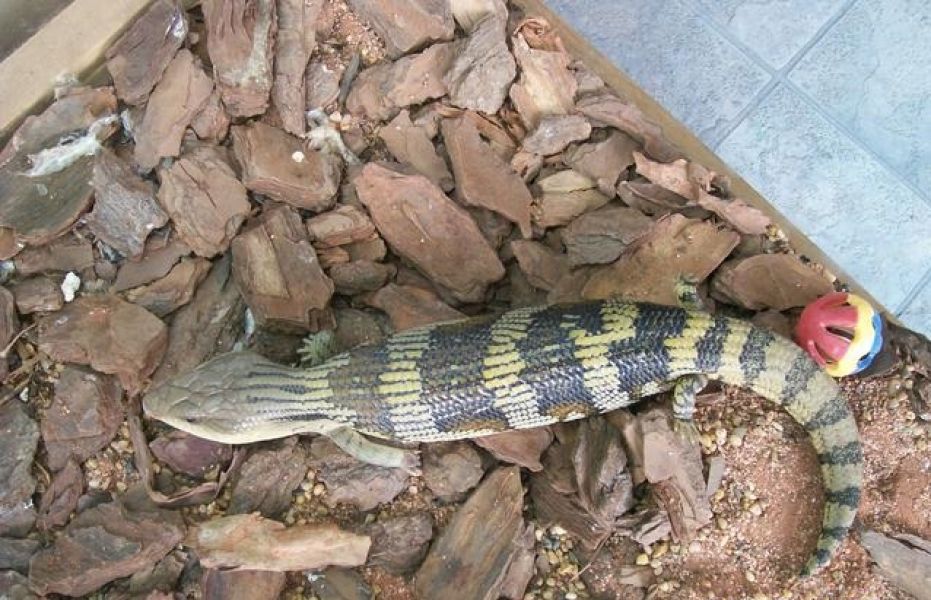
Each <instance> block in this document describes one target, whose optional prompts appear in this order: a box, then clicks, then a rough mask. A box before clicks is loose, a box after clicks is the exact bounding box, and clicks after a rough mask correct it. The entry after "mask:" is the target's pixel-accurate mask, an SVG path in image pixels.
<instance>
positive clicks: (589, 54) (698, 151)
mask: <svg viewBox="0 0 931 600" xmlns="http://www.w3.org/2000/svg"><path fill="white" fill-rule="evenodd" d="M511 3H512V4H514V5H516V6H518V7H519V8H520V9H522V10H523V11H524V13H525V14H527V15H538V16H541V17H545V18H546V20H547V21H549V22H550V24H552V25H553V26H554V27H555V28H556V30H557V32H558V33H559V35H560V37H561V38H562V41H563V43H564V44H565V46H566V49H567V50H568V51H569V53H570V54H571V55H572V56H573V57H575V58H579V59H581V60H582V61H583V62H584V63H585V64H586V65H587V66H588V67H589V68H590V69H591V70H592V71H593V72H594V73H595V74H597V75H598V76H599V77H601V78H602V79H603V80H604V82H605V83H606V84H608V85H609V86H610V87H611V88H613V89H614V90H615V91H617V92H618V93H619V94H621V95H622V96H623V97H625V98H627V99H628V100H630V101H631V102H633V103H634V104H636V105H637V107H638V108H640V110H642V111H643V112H644V114H645V115H646V116H647V117H648V118H649V119H651V120H652V121H654V122H655V123H657V124H658V125H659V126H660V127H662V129H663V133H664V134H665V136H666V139H668V140H669V141H670V142H672V143H673V144H674V145H675V146H677V147H678V148H679V149H680V150H681V151H682V152H683V153H684V154H685V155H686V156H687V157H688V158H689V159H690V160H694V161H696V162H698V163H699V164H701V165H703V166H705V167H707V168H709V169H711V170H713V171H715V172H717V173H721V174H723V175H726V176H727V177H728V178H729V179H730V180H731V191H732V192H733V194H734V195H735V196H736V197H739V198H741V199H743V200H745V201H746V202H747V203H748V204H751V205H753V206H755V207H756V208H759V209H760V210H762V211H764V212H765V213H766V214H767V215H770V216H771V217H772V219H773V222H774V223H776V225H777V226H778V227H779V228H780V229H782V230H783V231H784V232H785V233H786V235H788V236H789V240H790V242H791V243H792V246H793V247H794V248H795V249H796V250H797V251H798V252H799V253H801V254H803V255H805V256H807V257H808V258H810V259H811V260H813V261H815V262H817V263H820V264H822V265H823V266H824V267H825V268H827V269H828V270H829V271H831V273H833V274H834V275H835V276H837V277H838V278H839V279H840V280H841V281H842V282H844V283H846V284H847V285H848V287H849V288H850V291H852V292H854V293H856V294H859V295H861V296H863V297H864V298H867V299H868V300H869V301H870V302H872V303H873V306H875V307H877V308H878V309H880V310H883V311H884V312H885V314H886V316H887V317H889V318H890V319H892V320H896V319H895V317H894V315H893V313H892V311H891V310H889V309H888V307H885V306H883V305H882V304H881V303H880V302H878V301H877V300H876V299H875V298H873V297H872V296H871V295H870V294H869V293H868V292H867V291H866V290H865V289H864V288H863V286H862V285H860V284H859V283H858V282H857V281H856V280H855V279H854V278H853V277H851V276H850V274H848V273H846V272H845V271H844V270H843V269H841V268H840V267H839V266H838V265H837V263H835V262H834V261H833V260H832V259H831V258H830V257H829V256H828V255H827V254H825V253H824V252H823V251H822V250H821V249H820V248H818V247H817V246H816V245H815V244H814V243H813V242H812V241H811V240H809V239H808V238H807V237H806V236H805V235H804V234H803V233H802V232H801V231H800V230H799V229H798V228H797V227H796V226H795V225H793V224H792V222H791V221H790V220H789V219H787V218H786V217H785V215H783V214H781V213H780V212H779V211H778V210H776V208H775V207H774V206H773V205H772V204H770V203H769V202H768V201H767V200H766V198H764V197H763V196H762V195H761V194H760V193H759V192H757V191H756V190H755V189H754V188H753V187H751V186H750V184H748V183H747V182H746V181H744V179H743V178H742V177H740V175H739V174H737V173H736V172H735V171H734V170H733V169H731V168H730V167H729V166H728V165H727V164H725V163H724V161H723V160H721V158H720V157H718V155H717V154H715V153H714V151H712V150H711V149H710V148H708V147H707V146H705V145H704V144H703V143H702V142H701V141H700V140H699V139H698V138H697V137H696V136H695V135H694V134H693V133H692V132H691V131H690V130H689V129H688V128H687V127H686V126H685V125H683V124H682V123H680V122H679V121H678V120H677V119H676V118H675V117H673V116H672V115H671V114H669V112H668V111H667V110H666V109H665V108H663V107H662V106H661V105H660V104H659V103H658V102H657V101H656V100H654V99H653V97H652V96H650V95H649V94H647V93H646V92H645V91H643V89H641V88H640V86H638V85H637V84H636V83H635V82H634V81H633V80H632V79H631V78H630V77H628V76H627V75H626V74H625V73H624V72H623V71H621V70H620V69H619V68H618V67H617V66H615V65H614V63H612V62H611V60H610V59H608V58H607V57H605V56H604V55H603V54H601V53H600V52H599V51H598V50H597V49H595V48H594V47H593V46H592V45H591V44H590V43H588V41H587V40H586V39H585V38H584V37H582V36H581V35H579V34H578V33H577V32H576V31H575V30H574V29H572V27H570V26H569V25H568V24H567V23H566V22H565V21H563V20H562V18H561V17H560V16H559V15H557V14H556V13H555V12H553V11H552V10H551V9H550V8H548V7H547V6H546V4H545V2H543V1H542V0H511Z"/></svg>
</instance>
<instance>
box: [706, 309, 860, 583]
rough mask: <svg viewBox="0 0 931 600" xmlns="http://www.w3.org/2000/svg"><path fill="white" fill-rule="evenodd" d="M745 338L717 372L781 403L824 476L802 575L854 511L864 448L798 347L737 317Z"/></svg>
mask: <svg viewBox="0 0 931 600" xmlns="http://www.w3.org/2000/svg"><path fill="white" fill-rule="evenodd" d="M741 325H742V326H743V327H742V328H744V332H743V333H744V334H745V335H746V338H745V339H744V343H743V344H742V351H741V352H739V353H738V356H736V357H735V358H734V359H733V360H728V359H727V358H724V359H723V362H722V364H720V366H719V369H718V373H717V376H718V377H719V378H720V380H721V381H723V382H724V383H728V384H731V385H735V386H738V387H745V388H748V389H751V390H753V391H754V392H756V393H757V394H759V395H761V396H763V397H764V398H766V399H768V400H770V401H772V402H774V403H776V404H778V405H780V406H782V407H783V408H784V409H785V410H786V412H788V413H789V414H790V415H791V416H792V417H793V418H794V419H795V420H796V421H797V422H798V423H799V424H800V425H802V427H804V428H805V430H806V431H807V432H808V434H809V435H810V436H811V441H812V443H813V444H814V447H815V450H816V452H817V453H818V462H819V463H820V465H821V474H822V478H823V481H824V490H825V505H824V517H823V521H822V529H821V537H820V538H819V539H818V544H817V547H816V550H815V552H814V554H813V555H812V556H811V558H810V559H809V560H808V562H807V564H806V565H805V567H804V569H803V570H802V576H803V577H806V576H808V575H810V574H811V573H813V572H815V571H817V570H818V569H820V568H821V567H823V566H825V565H827V564H828V563H829V562H830V560H831V558H832V557H833V556H834V554H835V552H836V551H837V548H838V547H839V546H840V544H841V542H842V541H843V540H844V538H845V537H846V536H847V532H848V531H849V530H850V527H851V525H852V524H853V521H854V518H855V517H856V513H857V506H858V505H859V501H860V489H861V484H862V472H863V453H862V450H861V448H860V438H859V435H858V433H857V424H856V422H855V421H854V418H853V413H852V412H851V410H850V406H849V405H848V404H847V400H846V398H844V395H843V394H842V392H841V390H840V389H839V388H838V386H837V384H836V383H835V382H834V380H833V379H832V378H831V377H830V376H829V375H827V374H826V373H825V372H824V371H823V370H822V369H821V368H820V367H819V366H818V364H817V363H815V362H814V361H813V360H812V359H811V358H810V357H809V356H808V355H807V354H806V353H805V352H804V351H803V350H802V349H801V348H799V347H798V346H796V345H795V344H794V343H792V342H791V341H789V340H788V339H786V338H783V337H781V336H777V335H774V334H772V333H770V332H769V331H766V330H762V329H758V328H756V327H752V326H747V325H746V324H743V323H741Z"/></svg>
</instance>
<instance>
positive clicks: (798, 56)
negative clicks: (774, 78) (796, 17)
mask: <svg viewBox="0 0 931 600" xmlns="http://www.w3.org/2000/svg"><path fill="white" fill-rule="evenodd" d="M859 1H860V0H847V4H845V5H844V6H842V7H841V8H840V10H838V11H837V12H836V13H835V14H834V15H833V16H831V17H830V18H829V19H828V20H827V21H825V22H824V24H823V25H822V26H821V27H819V28H818V31H816V32H815V34H814V35H813V36H811V39H809V40H808V41H807V42H805V44H804V45H802V47H801V48H800V49H799V51H798V52H796V53H795V56H793V57H792V58H790V59H789V62H787V63H786V64H785V65H784V66H783V67H782V68H781V69H779V70H778V71H777V72H778V73H779V74H780V75H781V76H782V78H783V79H788V78H789V73H790V72H791V71H792V70H793V69H794V68H795V67H796V66H798V63H800V62H802V59H803V58H805V55H806V54H808V51H809V50H811V49H812V48H814V47H815V44H817V43H818V42H820V41H821V40H822V39H824V36H825V35H827V33H828V31H830V30H831V29H833V28H834V26H835V25H837V23H838V21H840V20H841V19H843V18H844V17H845V16H847V13H849V12H850V11H851V9H853V7H854V5H856V4H857V3H858V2H859ZM761 60H762V59H761Z"/></svg>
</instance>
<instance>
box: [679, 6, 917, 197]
mask: <svg viewBox="0 0 931 600" xmlns="http://www.w3.org/2000/svg"><path fill="white" fill-rule="evenodd" d="M858 1H859V0H848V1H847V3H846V4H845V5H844V6H843V7H842V8H841V9H840V10H838V12H837V14H835V15H834V16H833V17H832V18H831V19H829V20H828V22H826V23H825V25H823V26H822V27H821V28H820V29H819V30H818V32H817V33H816V34H815V36H814V37H815V38H818V39H816V40H809V43H807V44H806V45H805V46H803V48H802V50H800V51H799V52H798V53H797V54H796V56H794V57H793V59H792V60H791V61H789V63H787V65H786V67H784V69H780V70H776V69H773V68H772V67H771V66H770V65H769V64H768V63H767V62H766V61H765V60H763V58H762V57H760V55H759V54H757V53H756V51H754V50H753V49H752V48H750V47H749V46H747V45H746V44H744V43H743V42H741V41H740V40H738V39H736V38H735V37H734V36H733V35H731V33H730V31H728V30H727V29H726V28H725V27H724V26H723V25H721V23H720V22H718V21H717V19H714V18H712V17H711V16H709V15H708V14H707V13H706V12H704V11H699V10H696V8H697V7H700V5H697V4H696V2H697V0H683V2H684V3H685V4H686V5H688V6H689V8H691V10H692V12H693V13H694V14H695V15H697V16H698V18H699V19H700V20H702V21H704V22H705V24H707V25H708V26H709V27H711V28H712V29H713V30H714V31H716V32H717V33H718V35H720V36H721V37H722V38H724V40H725V41H727V42H728V43H730V44H731V45H732V46H734V47H735V48H736V49H737V50H738V51H740V52H742V53H743V54H744V56H746V57H747V58H749V59H750V60H751V61H753V62H754V63H755V64H756V65H757V66H758V67H760V68H762V69H763V70H765V71H766V72H767V73H769V74H770V75H771V76H772V77H773V78H774V79H775V80H776V81H775V83H773V86H772V89H775V88H776V87H778V86H779V85H780V84H782V85H784V86H785V87H786V88H787V89H788V90H789V91H791V92H793V93H794V94H795V95H796V96H798V97H799V98H800V99H801V100H802V101H803V102H804V103H805V104H807V105H808V106H809V107H810V108H811V109H813V110H814V111H815V113H817V114H818V115H819V116H820V117H821V118H822V119H824V120H825V121H827V122H828V123H829V124H830V125H832V126H833V127H834V128H835V129H837V130H839V131H840V132H841V133H842V134H843V135H844V136H845V137H846V138H847V139H848V140H850V141H851V142H853V144H854V145H855V146H857V147H858V148H859V149H860V150H862V151H863V152H865V153H866V155H867V156H868V157H869V158H870V159H872V160H874V161H875V162H877V163H878V164H879V165H880V166H881V167H882V168H883V169H884V170H885V171H886V172H887V173H889V174H890V175H891V176H892V178H893V179H894V180H896V181H898V182H899V183H901V184H902V185H904V186H905V187H906V188H908V190H909V191H911V192H912V193H913V194H915V195H916V196H917V197H918V198H920V199H921V200H922V201H923V202H924V203H925V204H926V205H927V206H929V207H931V196H929V195H928V194H927V193H925V191H924V190H922V189H921V188H919V187H918V186H917V185H915V184H914V183H912V182H911V181H910V180H909V179H907V178H906V177H905V176H904V175H902V174H901V173H900V172H899V171H898V169H896V168H894V167H893V166H892V165H891V164H890V163H889V162H888V161H887V160H886V159H885V158H883V157H882V156H880V155H879V154H878V153H877V152H876V151H875V150H873V149H872V148H871V147H870V146H869V145H868V144H867V143H866V142H864V141H863V140H862V139H860V137H859V136H857V135H856V134H854V133H853V131H851V129H850V128H849V127H848V126H847V125H845V124H844V123H842V122H841V121H840V120H838V119H836V118H835V117H834V116H832V115H831V114H830V113H829V112H828V111H827V109H825V108H824V107H823V106H822V105H821V104H820V103H819V102H817V101H816V100H815V99H814V98H812V97H811V96H810V95H808V94H807V93H806V92H804V91H802V89H801V88H799V87H798V86H797V85H795V83H794V82H793V81H792V80H791V79H789V77H788V74H789V71H788V70H785V69H789V68H795V66H797V64H798V62H799V61H801V59H802V58H804V54H807V52H808V51H809V50H811V48H812V47H813V46H814V45H815V44H816V43H817V42H818V41H820V40H821V39H822V38H823V36H824V35H825V34H826V33H827V31H828V30H829V29H830V28H832V27H833V26H834V25H836V24H837V22H838V21H840V19H842V18H843V17H844V15H846V14H847V13H848V12H850V10H851V9H852V8H853V7H854V6H855V5H856V4H857V2H858ZM772 89H769V84H767V86H764V88H763V89H762V90H761V92H764V91H765V92H766V95H768V94H769V93H771V92H772ZM758 95H760V96H761V97H760V98H754V102H752V104H755V105H756V106H755V107H758V104H759V103H760V102H762V99H763V98H762V94H758ZM748 115H749V111H746V110H742V111H740V113H739V114H738V116H739V118H738V119H735V120H734V121H733V122H732V123H731V124H730V125H729V126H728V127H727V128H726V130H725V131H726V133H725V135H724V136H722V137H721V139H720V140H715V141H714V143H713V144H709V146H710V147H711V149H712V150H714V151H715V152H717V151H718V148H720V146H721V145H722V144H723V143H724V142H725V141H727V138H728V137H730V135H731V134H733V133H734V131H735V130H736V129H737V128H738V127H739V126H740V125H741V124H742V123H743V121H744V119H746V118H747V116H748Z"/></svg>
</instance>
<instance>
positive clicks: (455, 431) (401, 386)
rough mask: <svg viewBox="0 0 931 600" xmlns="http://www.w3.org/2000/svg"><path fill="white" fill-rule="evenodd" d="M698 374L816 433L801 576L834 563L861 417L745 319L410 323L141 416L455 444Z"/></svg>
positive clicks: (674, 314)
mask: <svg viewBox="0 0 931 600" xmlns="http://www.w3.org/2000/svg"><path fill="white" fill-rule="evenodd" d="M698 374H703V375H707V376H708V377H709V378H712V379H718V380H720V381H722V382H724V383H726V384H730V385H735V386H739V387H744V388H748V389H750V390H752V391H754V392H756V393H758V394H760V395H761V396H763V397H765V398H766V399H768V400H770V401H772V402H774V403H776V404H778V405H780V406H782V407H784V408H785V410H786V411H788V412H789V414H791V415H792V417H793V418H795V419H796V420H797V421H798V422H799V423H800V424H801V425H802V426H803V427H804V428H805V429H806V430H807V431H808V433H809V434H810V436H811V439H812V443H813V444H814V447H815V449H816V451H817V453H818V459H819V461H820V463H821V468H822V474H823V479H824V486H825V490H826V494H827V502H826V506H825V512H824V520H823V531H822V535H821V538H820V539H819V541H818V547H817V550H816V553H815V555H814V556H813V557H812V559H811V561H810V562H809V563H808V565H807V566H806V570H807V571H811V570H813V569H815V568H817V567H819V566H821V565H823V564H825V563H826V562H828V560H830V557H831V556H832V554H833V552H834V551H835V550H836V548H837V546H838V545H839V544H840V542H841V541H842V540H843V538H844V537H845V536H846V533H847V531H848V529H849V527H850V525H851V523H852V522H853V518H854V515H855V513H856V510H857V505H858V503H859V496H860V479H861V470H862V466H861V463H862V457H861V450H860V444H859V437H858V434H857V429H856V424H855V422H854V420H853V417H852V415H851V412H850V409H849V407H848V405H847V402H846V400H845V399H844V398H843V396H842V395H841V393H840V391H839V389H838V387H837V385H836V384H835V383H834V381H833V380H832V379H831V378H830V377H829V376H828V375H826V374H825V373H824V372H822V371H821V370H820V369H819V368H818V366H817V365H816V364H815V363H814V362H813V361H812V360H811V359H810V358H809V357H808V356H807V355H806V354H805V353H804V352H803V351H802V350H801V349H800V348H798V347H797V346H796V345H795V344H793V343H792V342H790V341H789V340H786V339H784V338H781V337H778V336H776V335H774V334H772V333H770V332H768V331H765V330H762V329H759V328H756V327H754V326H752V325H751V324H749V323H747V322H745V321H741V320H738V319H731V318H727V317H717V316H712V315H709V314H707V313H704V312H701V311H693V310H688V309H682V308H675V307H665V306H656V305H651V304H633V303H624V302H620V301H604V302H590V303H580V304H573V305H556V306H550V307H534V308H522V309H517V310H514V311H511V312H508V313H505V314H503V315H501V316H499V317H497V318H478V319H472V320H467V321H462V322H456V323H447V324H439V325H435V326H430V327H424V328H418V329H413V330H409V331H405V332H402V333H399V334H396V335H394V336H392V337H390V338H388V339H387V340H385V341H383V342H381V343H379V344H376V345H372V346H365V347H360V348H357V349H354V350H351V351H349V352H347V353H344V354H341V355H339V356H336V357H334V358H332V359H331V360H329V361H327V362H325V363H324V364H322V365H320V366H317V367H313V368H309V369H293V368H289V367H283V366H280V365H277V364H274V363H271V362H269V361H266V360H264V359H260V358H257V357H255V355H252V354H245V353H240V354H238V355H237V354H231V355H226V356H221V357H218V358H216V359H214V360H212V361H210V362H208V363H205V364H204V365H202V366H201V367H199V368H198V369H196V370H195V371H193V372H192V373H189V374H187V375H185V376H182V377H179V378H177V379H176V380H174V381H172V382H171V383H170V384H169V385H168V386H163V388H160V389H159V390H157V391H156V392H155V393H153V394H150V395H149V396H148V397H147V398H146V410H147V412H149V413H150V414H152V415H153V416H155V417H157V418H160V419H162V420H165V421H166V422H169V423H171V424H173V425H175V426H178V427H180V428H182V429H188V430H189V431H192V432H194V433H197V434H198V435H201V436H203V437H209V438H211V439H217V440H220V441H226V442H231V443H245V442H251V441H256V440H260V439H270V438H274V437H282V436H285V435H289V434H292V433H296V432H301V431H323V430H324V429H325V428H324V427H322V424H327V425H328V426H340V425H344V426H350V427H351V428H353V429H355V430H357V431H360V432H362V433H366V434H369V435H373V436H376V437H382V438H388V439H398V440H406V441H436V440H453V439H462V438H468V437H476V436H480V435H485V434H489V433H494V432H497V431H505V430H509V429H521V428H526V427H535V426H540V425H546V424H549V423H553V422H557V421H564V420H571V419H577V418H582V417H585V416H587V415H591V414H599V413H604V412H607V411H610V410H613V409H616V408H620V407H624V406H628V405H630V404H632V403H634V402H636V401H637V400H639V399H640V398H642V397H643V396H646V395H651V394H655V393H657V392H659V391H663V390H667V389H670V388H671V387H672V386H674V385H675V383H676V381H677V380H678V379H679V378H680V377H683V376H688V375H698Z"/></svg>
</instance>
